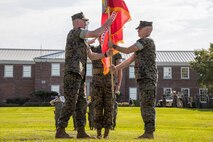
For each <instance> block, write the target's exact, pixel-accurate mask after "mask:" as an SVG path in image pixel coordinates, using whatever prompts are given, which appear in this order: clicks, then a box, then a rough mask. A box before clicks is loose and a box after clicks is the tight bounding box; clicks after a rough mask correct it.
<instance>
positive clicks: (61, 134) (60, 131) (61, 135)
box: [55, 127, 74, 139]
mask: <svg viewBox="0 0 213 142" xmlns="http://www.w3.org/2000/svg"><path fill="white" fill-rule="evenodd" d="M55 138H64V139H71V138H74V137H72V136H70V135H69V134H67V133H66V132H65V128H60V127H59V128H57V130H56V134H55Z"/></svg>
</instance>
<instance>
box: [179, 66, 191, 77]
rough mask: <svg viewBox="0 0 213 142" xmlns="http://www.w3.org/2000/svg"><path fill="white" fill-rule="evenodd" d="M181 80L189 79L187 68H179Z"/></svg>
mask: <svg viewBox="0 0 213 142" xmlns="http://www.w3.org/2000/svg"><path fill="white" fill-rule="evenodd" d="M181 79H189V67H181Z"/></svg>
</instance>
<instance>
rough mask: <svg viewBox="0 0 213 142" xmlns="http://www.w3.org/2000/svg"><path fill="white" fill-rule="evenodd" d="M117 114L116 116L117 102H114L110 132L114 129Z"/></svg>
mask: <svg viewBox="0 0 213 142" xmlns="http://www.w3.org/2000/svg"><path fill="white" fill-rule="evenodd" d="M117 114H118V102H117V101H114V111H113V121H112V130H114V129H115V127H116V120H117Z"/></svg>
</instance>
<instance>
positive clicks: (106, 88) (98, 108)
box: [91, 46, 119, 129]
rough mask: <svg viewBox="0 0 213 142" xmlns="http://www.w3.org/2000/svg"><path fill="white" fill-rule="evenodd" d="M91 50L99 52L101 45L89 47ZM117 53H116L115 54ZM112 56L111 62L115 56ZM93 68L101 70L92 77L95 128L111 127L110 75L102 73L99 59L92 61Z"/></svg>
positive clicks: (114, 59)
mask: <svg viewBox="0 0 213 142" xmlns="http://www.w3.org/2000/svg"><path fill="white" fill-rule="evenodd" d="M91 50H92V51H93V52H96V53H101V46H98V47H97V48H95V47H91ZM116 55H117V54H116ZM118 56H119V55H117V56H113V61H112V62H113V64H115V61H116V57H117V58H118ZM92 65H93V69H100V70H101V72H100V73H98V74H93V79H92V98H93V100H92V101H93V103H94V122H95V126H96V127H97V129H101V128H108V129H110V128H111V125H112V119H113V104H114V100H113V97H112V91H111V75H110V73H109V74H107V75H103V64H102V62H101V60H94V61H92ZM103 82H104V83H103Z"/></svg>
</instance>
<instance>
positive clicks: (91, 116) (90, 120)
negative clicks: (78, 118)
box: [88, 101, 96, 130]
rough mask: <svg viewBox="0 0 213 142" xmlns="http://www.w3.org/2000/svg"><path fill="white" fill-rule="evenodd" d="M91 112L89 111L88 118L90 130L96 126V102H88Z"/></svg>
mask: <svg viewBox="0 0 213 142" xmlns="http://www.w3.org/2000/svg"><path fill="white" fill-rule="evenodd" d="M88 107H89V112H88V120H89V127H90V130H93V129H95V128H96V126H95V124H94V103H93V102H92V101H91V102H89V104H88Z"/></svg>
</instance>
